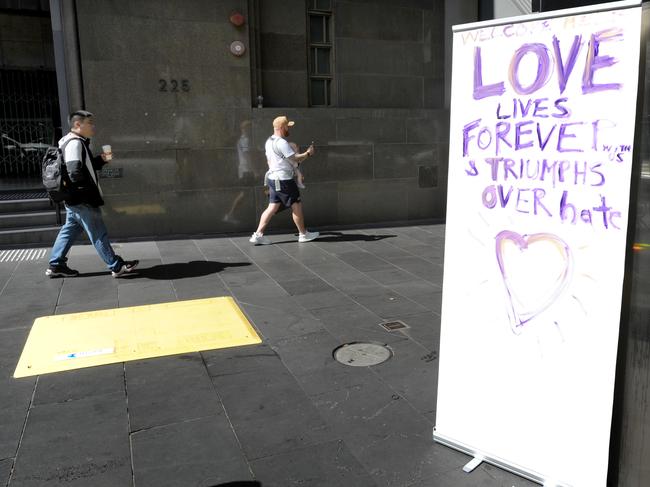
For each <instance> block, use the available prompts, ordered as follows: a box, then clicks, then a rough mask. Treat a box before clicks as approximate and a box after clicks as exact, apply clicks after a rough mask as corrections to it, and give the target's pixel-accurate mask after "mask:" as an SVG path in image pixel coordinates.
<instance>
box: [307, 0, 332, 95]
mask: <svg viewBox="0 0 650 487" xmlns="http://www.w3.org/2000/svg"><path fill="white" fill-rule="evenodd" d="M307 7H308V15H309V32H308V39H309V104H310V105H311V106H331V105H332V104H333V103H332V93H331V86H332V77H333V71H334V70H333V66H332V51H333V47H332V46H333V44H332V2H331V0H308V2H307Z"/></svg>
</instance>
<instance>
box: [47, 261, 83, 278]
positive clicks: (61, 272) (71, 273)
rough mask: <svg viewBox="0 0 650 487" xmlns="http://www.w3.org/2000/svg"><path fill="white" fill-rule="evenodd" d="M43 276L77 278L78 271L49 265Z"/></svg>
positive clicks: (64, 266)
mask: <svg viewBox="0 0 650 487" xmlns="http://www.w3.org/2000/svg"><path fill="white" fill-rule="evenodd" d="M45 275H46V276H47V277H77V276H78V275H79V271H75V270H74V269H70V268H69V267H68V266H67V265H65V264H59V265H51V266H50V267H48V268H47V270H46V271H45Z"/></svg>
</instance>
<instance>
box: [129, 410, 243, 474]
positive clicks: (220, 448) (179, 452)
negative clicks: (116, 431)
mask: <svg viewBox="0 0 650 487" xmlns="http://www.w3.org/2000/svg"><path fill="white" fill-rule="evenodd" d="M131 438H132V443H133V465H134V477H135V484H136V485H137V486H138V487H166V486H169V487H172V486H173V487H175V486H180V485H183V486H204V487H212V486H217V485H221V484H222V483H226V482H234V481H244V480H251V479H252V478H253V476H252V473H251V471H250V468H249V465H248V463H247V461H246V458H245V457H244V454H243V453H242V451H241V449H240V447H239V444H238V442H237V438H236V436H235V434H234V432H233V431H232V429H231V426H230V424H229V423H228V421H227V419H226V417H225V415H222V416H217V417H207V418H200V419H196V420H192V421H184V422H181V423H176V424H171V425H167V426H162V427H159V428H152V429H149V430H145V431H140V432H137V433H134V434H133V435H132V436H131Z"/></svg>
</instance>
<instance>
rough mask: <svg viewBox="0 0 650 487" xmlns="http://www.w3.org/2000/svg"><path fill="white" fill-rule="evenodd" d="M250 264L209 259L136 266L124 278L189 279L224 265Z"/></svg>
mask: <svg viewBox="0 0 650 487" xmlns="http://www.w3.org/2000/svg"><path fill="white" fill-rule="evenodd" d="M248 265H251V263H250V262H214V261H211V260H193V261H192V262H175V263H173V264H160V265H155V266H153V267H143V268H140V267H138V268H136V269H135V271H133V273H132V274H126V275H124V276H123V278H126V279H137V278H145V279H160V280H171V279H174V280H176V279H189V278H192V277H201V276H207V275H209V274H216V273H218V272H221V271H222V270H224V269H225V268H226V267H243V266H248Z"/></svg>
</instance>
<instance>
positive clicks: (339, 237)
mask: <svg viewBox="0 0 650 487" xmlns="http://www.w3.org/2000/svg"><path fill="white" fill-rule="evenodd" d="M297 237H298V235H297V234H296V238H295V239H292V240H282V241H281V242H273V243H274V244H283V243H292V242H296V241H297V240H298V239H297ZM393 237H397V235H365V234H363V233H354V234H351V233H343V232H321V233H320V237H318V238H317V239H316V240H314V242H376V241H378V240H383V239H385V238H393Z"/></svg>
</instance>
